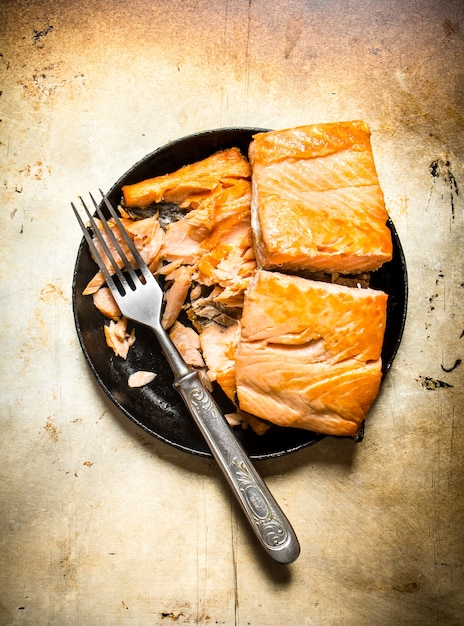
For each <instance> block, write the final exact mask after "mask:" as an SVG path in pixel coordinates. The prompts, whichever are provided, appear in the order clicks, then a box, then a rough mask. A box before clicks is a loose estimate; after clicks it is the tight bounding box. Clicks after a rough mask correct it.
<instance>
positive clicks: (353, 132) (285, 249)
mask: <svg viewBox="0 0 464 626" xmlns="http://www.w3.org/2000/svg"><path fill="white" fill-rule="evenodd" d="M249 158H250V163H251V165H252V172H253V174H252V201H251V208H252V224H253V231H254V235H255V248H256V256H257V262H258V265H259V267H261V268H263V269H272V268H280V269H288V270H303V269H304V270H310V271H320V270H323V271H328V272H341V273H344V274H351V273H357V272H364V271H371V270H375V269H377V268H378V267H380V266H381V265H382V264H383V263H385V262H386V261H389V260H390V259H391V256H392V240H391V233H390V230H389V229H388V227H387V225H386V221H387V219H388V214H387V211H386V209H385V204H384V197H383V193H382V190H381V188H380V185H379V181H378V177H377V172H376V168H375V164H374V158H373V154H372V148H371V142H370V132H369V129H368V127H367V126H366V124H364V122H360V121H353V122H339V123H331V124H315V125H312V126H301V127H297V128H292V129H287V130H280V131H271V132H267V133H259V134H257V135H255V136H254V138H253V141H252V142H251V144H250V148H249Z"/></svg>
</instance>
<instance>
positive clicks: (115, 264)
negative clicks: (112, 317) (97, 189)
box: [81, 193, 139, 289]
mask: <svg viewBox="0 0 464 626" xmlns="http://www.w3.org/2000/svg"><path fill="white" fill-rule="evenodd" d="M89 196H90V198H91V200H92V202H93V205H94V207H95V210H96V212H97V215H98V217H99V218H100V222H101V224H102V226H103V229H104V231H105V233H106V234H107V236H108V238H109V239H110V241H111V243H112V244H113V246H114V249H115V250H116V252H117V254H118V256H119V258H120V259H121V261H122V263H123V266H124V269H125V271H126V272H127V273H128V274H129V276H130V278H131V280H129V281H127V280H126V276H125V275H124V274H123V273H122V271H121V268H120V267H119V264H118V262H117V261H116V259H115V258H114V254H113V253H112V252H111V250H110V249H109V246H108V244H107V242H106V241H105V239H104V238H103V236H102V233H101V231H100V229H99V228H98V226H97V225H96V223H95V221H94V219H93V217H92V216H91V215H90V212H89V210H88V209H87V207H86V205H85V203H84V201H83V200H82V198H81V202H82V204H83V205H84V208H85V211H86V213H87V215H88V217H89V220H90V223H91V224H92V228H93V230H94V233H95V236H96V237H97V238H98V240H99V242H100V244H101V246H102V248H103V250H104V251H105V254H106V257H107V259H108V260H109V262H110V263H111V265H112V266H113V268H114V271H115V273H116V275H117V277H118V278H119V280H120V281H121V283H122V286H123V288H124V289H127V288H128V287H129V289H135V286H136V285H137V283H138V282H139V277H138V276H137V274H136V272H135V271H134V269H133V267H132V264H131V262H130V261H129V259H128V258H127V255H126V254H125V252H124V251H123V249H122V248H121V246H120V244H119V242H118V240H117V239H116V237H115V235H114V233H113V230H112V229H111V228H110V226H109V224H108V222H107V220H106V217H105V216H104V215H103V212H102V210H101V209H100V207H99V206H98V204H97V203H96V201H95V199H94V197H93V196H92V194H91V193H89ZM116 226H117V227H118V228H119V230H120V232H121V234H122V235H123V236H125V237H127V238H128V239H129V236H128V235H127V233H126V231H125V229H124V227H123V225H122V224H121V222H120V221H119V220H118V223H117V224H116ZM129 240H130V239H129Z"/></svg>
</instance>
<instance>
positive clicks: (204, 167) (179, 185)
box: [122, 148, 250, 208]
mask: <svg viewBox="0 0 464 626" xmlns="http://www.w3.org/2000/svg"><path fill="white" fill-rule="evenodd" d="M249 177H250V165H249V163H248V161H247V160H246V159H245V158H244V156H243V155H242V154H241V152H240V150H239V149H238V148H230V149H228V150H223V151H220V152H216V153H214V154H212V155H211V156H209V157H207V158H206V159H203V160H201V161H196V162H195V163H192V164H190V165H186V166H184V167H181V168H180V169H178V170H176V171H175V172H172V173H170V174H166V175H164V176H157V177H155V178H149V179H147V180H143V181H141V182H139V183H135V184H133V185H126V186H124V187H123V188H122V192H123V195H124V202H125V204H126V206H128V207H134V206H136V207H146V206H148V205H149V204H151V203H152V202H161V201H165V202H173V203H174V204H178V205H179V206H181V207H189V208H196V207H197V206H198V205H199V204H200V203H201V201H202V200H204V198H206V197H208V196H209V195H210V194H211V193H212V192H213V191H214V190H215V189H216V188H217V187H218V185H219V184H221V185H222V186H223V187H227V186H229V185H232V184H234V183H235V182H236V181H237V179H247V178H249Z"/></svg>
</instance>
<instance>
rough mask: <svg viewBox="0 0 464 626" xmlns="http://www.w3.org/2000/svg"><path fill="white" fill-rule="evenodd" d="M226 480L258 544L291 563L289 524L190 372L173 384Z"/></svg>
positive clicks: (294, 549)
mask: <svg viewBox="0 0 464 626" xmlns="http://www.w3.org/2000/svg"><path fill="white" fill-rule="evenodd" d="M174 386H175V387H176V389H177V390H178V391H179V393H180V394H181V395H182V397H183V398H184V401H185V404H186V405H187V407H188V408H189V410H190V412H191V414H192V416H193V418H194V419H195V422H196V424H197V426H198V427H199V429H200V431H201V433H202V434H203V436H204V438H205V440H206V442H207V443H208V446H209V447H210V449H211V452H212V454H213V456H214V458H215V459H216V461H217V462H218V465H219V467H220V468H221V469H222V471H223V473H224V476H225V477H226V478H227V480H228V482H229V485H230V486H231V488H232V491H233V492H234V494H235V496H236V497H237V500H238V501H239V503H240V505H241V506H242V509H243V511H244V513H245V514H246V516H247V517H248V520H249V521H250V523H251V525H252V527H253V530H254V531H255V533H256V536H257V537H258V538H259V540H260V541H261V544H262V545H263V547H264V548H265V549H266V551H267V552H268V554H270V555H271V556H272V557H273V558H274V559H275V560H276V561H277V562H279V563H285V564H288V563H292V562H293V561H294V560H295V559H296V558H297V557H298V554H299V552H300V546H299V544H298V540H297V538H296V536H295V533H294V531H293V528H292V527H291V525H290V523H289V521H288V520H287V518H286V517H285V515H284V514H283V512H282V511H281V510H280V508H279V506H278V504H277V503H276V502H275V500H274V498H273V497H272V495H271V493H270V492H269V490H268V488H267V487H266V485H265V483H264V481H263V480H262V479H261V477H260V476H259V474H258V473H257V471H256V469H255V468H254V466H253V464H252V463H251V461H250V459H249V458H248V456H247V454H246V452H245V450H244V449H243V448H242V446H241V444H240V442H239V441H238V440H237V439H236V437H235V435H234V434H233V432H232V430H231V428H230V427H229V425H228V424H227V422H226V420H225V419H224V416H223V414H222V413H221V411H220V409H219V407H218V406H217V404H216V402H215V400H214V399H213V397H212V396H211V394H210V393H209V392H208V391H207V390H206V389H205V388H204V387H203V385H202V384H201V382H200V380H199V377H198V374H197V373H196V372H190V373H188V374H187V375H184V376H181V377H180V378H178V379H177V380H176V382H175V384H174Z"/></svg>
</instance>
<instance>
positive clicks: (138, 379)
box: [128, 371, 156, 387]
mask: <svg viewBox="0 0 464 626" xmlns="http://www.w3.org/2000/svg"><path fill="white" fill-rule="evenodd" d="M155 377H156V374H155V373H154V372H144V371H139V372H134V373H133V374H131V375H130V376H129V380H128V385H129V387H143V386H144V385H148V384H149V383H151V382H152V380H154V379H155Z"/></svg>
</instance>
